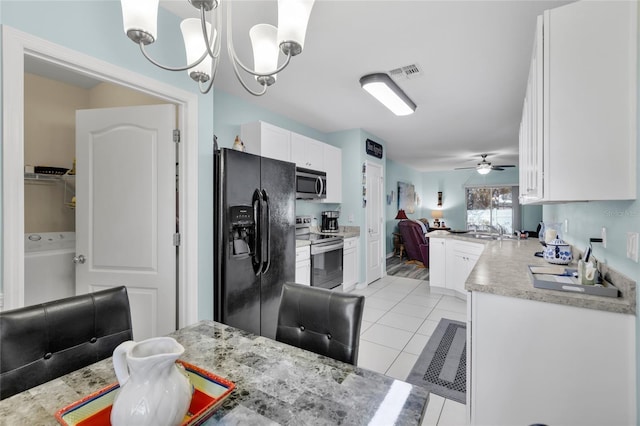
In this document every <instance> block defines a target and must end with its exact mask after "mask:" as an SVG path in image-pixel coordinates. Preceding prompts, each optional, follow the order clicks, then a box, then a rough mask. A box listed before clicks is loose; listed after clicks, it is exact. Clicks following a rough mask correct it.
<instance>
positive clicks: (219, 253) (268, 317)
mask: <svg viewBox="0 0 640 426" xmlns="http://www.w3.org/2000/svg"><path fill="white" fill-rule="evenodd" d="M295 173H296V167H295V164H294V163H289V162H286V161H279V160H273V159H270V158H264V157H260V156H257V155H253V154H247V153H244V152H240V151H234V150H231V149H224V148H223V149H220V150H217V151H215V153H214V179H215V181H214V185H215V186H214V187H215V194H214V220H215V222H214V245H215V246H214V259H215V265H214V305H213V306H214V319H215V320H216V321H219V322H222V323H224V324H228V325H231V326H234V327H237V328H240V329H243V330H246V331H249V332H252V333H254V334H259V335H262V336H266V337H270V338H272V339H273V338H275V335H276V322H277V319H278V307H279V305H280V294H281V292H282V284H283V283H285V282H294V281H295V259H296V240H295V201H296V200H295Z"/></svg>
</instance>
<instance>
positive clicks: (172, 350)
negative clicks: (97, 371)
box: [111, 337, 193, 426]
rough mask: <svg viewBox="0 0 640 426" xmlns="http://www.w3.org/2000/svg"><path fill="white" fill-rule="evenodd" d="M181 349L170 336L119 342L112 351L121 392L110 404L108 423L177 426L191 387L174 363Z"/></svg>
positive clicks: (180, 420)
mask: <svg viewBox="0 0 640 426" xmlns="http://www.w3.org/2000/svg"><path fill="white" fill-rule="evenodd" d="M183 353H184V347H183V346H182V345H181V344H180V343H178V342H176V340H175V339H173V338H171V337H155V338H152V339H147V340H143V341H142V342H139V343H136V342H133V341H127V342H123V343H121V344H120V345H119V346H118V347H117V348H116V349H115V351H113V368H114V369H115V372H116V376H117V377H118V382H119V383H120V389H119V390H118V394H117V395H116V397H115V399H114V401H113V409H112V410H111V424H112V425H113V426H119V425H136V426H138V425H140V426H142V425H154V426H158V425H179V424H180V423H182V420H183V419H184V416H185V414H186V413H187V410H188V409H189V404H190V403H191V395H192V393H193V387H192V386H191V383H190V382H189V379H188V377H187V375H186V372H185V371H184V369H181V368H179V367H178V366H177V365H176V360H177V359H178V357H179V356H180V355H182V354H183Z"/></svg>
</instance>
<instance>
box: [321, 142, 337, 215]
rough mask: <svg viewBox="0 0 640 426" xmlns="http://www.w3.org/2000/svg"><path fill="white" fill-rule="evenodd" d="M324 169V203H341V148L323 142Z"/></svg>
mask: <svg viewBox="0 0 640 426" xmlns="http://www.w3.org/2000/svg"><path fill="white" fill-rule="evenodd" d="M323 145H324V147H323V153H324V171H325V172H326V173H327V198H325V199H324V200H322V201H323V202H325V203H342V150H341V149H340V148H337V147H335V146H333V145H329V144H323Z"/></svg>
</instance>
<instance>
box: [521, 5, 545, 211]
mask: <svg viewBox="0 0 640 426" xmlns="http://www.w3.org/2000/svg"><path fill="white" fill-rule="evenodd" d="M542 36H543V28H542V17H538V21H537V26H536V36H535V39H534V44H533V53H532V55H531V65H530V68H529V79H528V81H527V92H526V96H525V101H524V107H523V111H522V122H521V124H520V144H519V145H520V162H519V166H520V202H521V203H522V204H528V203H533V202H537V201H540V200H541V199H542V198H543V182H542V176H543V170H542V167H543V163H542V152H543V151H542V148H543V120H542V117H543V103H544V102H543V101H544V98H543V82H542V75H543V52H542V48H543V38H542Z"/></svg>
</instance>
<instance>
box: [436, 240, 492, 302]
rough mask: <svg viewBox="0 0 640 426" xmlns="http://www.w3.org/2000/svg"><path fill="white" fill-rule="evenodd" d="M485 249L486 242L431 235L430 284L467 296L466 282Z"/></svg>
mask: <svg viewBox="0 0 640 426" xmlns="http://www.w3.org/2000/svg"><path fill="white" fill-rule="evenodd" d="M483 250H484V244H481V243H472V242H467V241H460V240H454V239H451V238H433V237H430V238H429V285H430V286H432V287H442V288H446V289H448V290H451V291H452V292H455V293H456V295H457V296H460V297H465V295H466V290H465V288H464V283H465V282H466V281H467V278H468V277H469V274H470V273H471V270H472V269H473V267H474V266H475V265H476V262H477V261H478V258H479V257H480V255H481V254H482V251H483Z"/></svg>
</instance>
